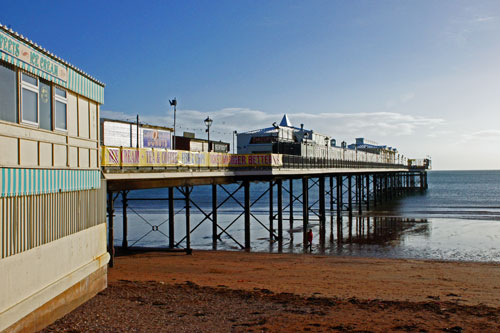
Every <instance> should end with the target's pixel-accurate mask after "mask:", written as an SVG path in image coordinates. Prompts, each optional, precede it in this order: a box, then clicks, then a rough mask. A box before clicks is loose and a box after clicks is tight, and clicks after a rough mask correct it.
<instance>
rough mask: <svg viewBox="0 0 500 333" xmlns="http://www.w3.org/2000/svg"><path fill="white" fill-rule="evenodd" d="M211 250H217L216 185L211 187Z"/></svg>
mask: <svg viewBox="0 0 500 333" xmlns="http://www.w3.org/2000/svg"><path fill="white" fill-rule="evenodd" d="M212 249H213V250H217V185H216V184H213V185H212Z"/></svg>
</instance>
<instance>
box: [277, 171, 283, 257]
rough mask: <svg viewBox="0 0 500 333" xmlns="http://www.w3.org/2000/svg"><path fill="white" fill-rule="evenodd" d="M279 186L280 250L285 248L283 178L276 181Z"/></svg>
mask: <svg viewBox="0 0 500 333" xmlns="http://www.w3.org/2000/svg"><path fill="white" fill-rule="evenodd" d="M276 185H277V186H278V208H277V209H278V251H280V252H281V250H282V249H283V182H282V180H281V179H278V180H277V181H276Z"/></svg>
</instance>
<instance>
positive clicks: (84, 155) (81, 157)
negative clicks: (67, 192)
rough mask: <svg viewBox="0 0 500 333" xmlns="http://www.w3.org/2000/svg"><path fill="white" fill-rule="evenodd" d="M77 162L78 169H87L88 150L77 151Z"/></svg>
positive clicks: (80, 149)
mask: <svg viewBox="0 0 500 333" xmlns="http://www.w3.org/2000/svg"><path fill="white" fill-rule="evenodd" d="M78 161H79V163H80V164H79V167H80V168H88V167H89V166H90V165H89V150H88V149H85V148H79V149H78Z"/></svg>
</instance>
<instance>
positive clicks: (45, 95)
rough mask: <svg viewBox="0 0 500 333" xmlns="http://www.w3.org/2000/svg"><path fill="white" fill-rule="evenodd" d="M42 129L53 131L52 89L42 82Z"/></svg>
mask: <svg viewBox="0 0 500 333" xmlns="http://www.w3.org/2000/svg"><path fill="white" fill-rule="evenodd" d="M40 128H43V129H46V130H49V131H51V130H52V87H51V86H50V83H49V82H45V81H43V80H40Z"/></svg>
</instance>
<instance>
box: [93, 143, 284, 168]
mask: <svg viewBox="0 0 500 333" xmlns="http://www.w3.org/2000/svg"><path fill="white" fill-rule="evenodd" d="M101 154H102V155H101V165H102V166H116V167H128V166H131V167H141V166H143V167H168V166H191V167H214V168H215V167H218V168H224V167H265V166H282V165H283V159H282V155H279V154H248V155H237V154H225V153H203V152H193V151H182V150H167V149H146V148H139V149H137V148H123V147H120V148H118V147H106V146H102V147H101Z"/></svg>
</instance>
